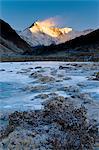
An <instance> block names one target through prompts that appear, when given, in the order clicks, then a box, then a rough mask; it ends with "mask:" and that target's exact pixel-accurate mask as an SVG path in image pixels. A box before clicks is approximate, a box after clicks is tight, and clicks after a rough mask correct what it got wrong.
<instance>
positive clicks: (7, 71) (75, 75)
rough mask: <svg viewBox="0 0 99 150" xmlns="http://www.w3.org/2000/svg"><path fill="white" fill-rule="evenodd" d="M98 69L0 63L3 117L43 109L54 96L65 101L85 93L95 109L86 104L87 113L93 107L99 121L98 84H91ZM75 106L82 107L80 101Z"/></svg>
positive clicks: (77, 65)
mask: <svg viewBox="0 0 99 150" xmlns="http://www.w3.org/2000/svg"><path fill="white" fill-rule="evenodd" d="M98 65H99V64H95V63H90V62H89V63H71V62H70V63H69V62H11V63H0V114H2V113H7V112H8V113H10V112H13V111H15V110H17V111H24V110H35V109H41V108H43V105H42V102H44V101H46V99H48V98H50V95H52V94H53V93H54V95H55V94H56V95H59V96H64V97H65V98H66V97H67V98H68V97H72V98H73V97H76V95H79V94H81V93H85V94H87V97H85V99H87V100H89V101H93V102H94V105H93V104H92V105H91V104H89V105H88V103H87V105H86V107H87V109H89V107H90V109H91V110H92V111H93V112H95V113H96V116H97V118H98V115H99V107H98V106H99V81H97V80H89V78H90V77H91V76H92V75H94V74H95V73H96V72H99V68H98ZM61 66H62V67H63V68H62V67H61ZM44 77H45V79H44ZM42 79H43V80H42ZM46 79H47V80H46ZM44 94H45V98H42V95H43V96H44ZM47 95H48V96H47ZM40 96H41V97H40ZM77 98H78V97H77ZM80 99H81V98H80ZM82 99H84V98H83V97H82ZM74 101H75V100H74ZM82 102H83V101H82ZM76 104H77V105H81V101H79V100H78V101H75V105H76ZM90 109H89V110H90ZM96 116H95V117H96Z"/></svg>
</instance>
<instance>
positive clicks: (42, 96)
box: [35, 94, 49, 99]
mask: <svg viewBox="0 0 99 150" xmlns="http://www.w3.org/2000/svg"><path fill="white" fill-rule="evenodd" d="M48 97H49V96H48V94H39V95H37V96H35V98H41V99H47V98H48Z"/></svg>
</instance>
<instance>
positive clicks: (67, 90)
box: [59, 85, 79, 93]
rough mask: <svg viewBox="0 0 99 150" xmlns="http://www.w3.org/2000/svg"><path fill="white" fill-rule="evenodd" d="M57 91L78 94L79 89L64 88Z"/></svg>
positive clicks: (73, 87) (76, 87)
mask: <svg viewBox="0 0 99 150" xmlns="http://www.w3.org/2000/svg"><path fill="white" fill-rule="evenodd" d="M59 90H63V91H66V92H69V93H78V92H79V87H78V86H71V85H70V86H65V87H62V88H60V89H59Z"/></svg>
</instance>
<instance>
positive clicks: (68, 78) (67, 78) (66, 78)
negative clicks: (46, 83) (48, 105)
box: [63, 77, 71, 80]
mask: <svg viewBox="0 0 99 150" xmlns="http://www.w3.org/2000/svg"><path fill="white" fill-rule="evenodd" d="M63 80H71V77H65V78H63Z"/></svg>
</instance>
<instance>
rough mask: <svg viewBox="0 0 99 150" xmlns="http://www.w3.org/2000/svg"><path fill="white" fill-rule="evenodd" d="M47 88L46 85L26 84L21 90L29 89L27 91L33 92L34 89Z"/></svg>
mask: <svg viewBox="0 0 99 150" xmlns="http://www.w3.org/2000/svg"><path fill="white" fill-rule="evenodd" d="M47 88H48V87H47V86H42V85H37V86H27V87H26V88H24V89H23V90H24V91H29V92H34V91H42V90H46V89H47Z"/></svg>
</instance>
